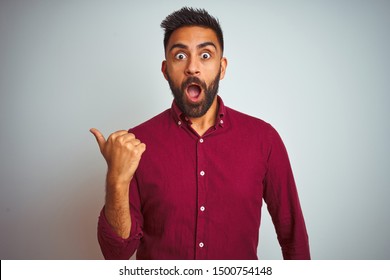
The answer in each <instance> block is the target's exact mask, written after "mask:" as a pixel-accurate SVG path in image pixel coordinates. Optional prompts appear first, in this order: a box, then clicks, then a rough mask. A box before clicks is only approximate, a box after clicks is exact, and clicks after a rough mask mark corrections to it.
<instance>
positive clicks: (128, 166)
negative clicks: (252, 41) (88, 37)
mask: <svg viewBox="0 0 390 280" xmlns="http://www.w3.org/2000/svg"><path fill="white" fill-rule="evenodd" d="M222 55H223V53H222V50H221V46H220V45H219V43H218V39H217V36H216V34H215V33H214V31H213V30H212V29H209V28H204V27H199V26H191V27H182V28H179V29H177V30H175V31H174V32H173V33H172V35H171V38H170V39H169V42H168V45H167V48H166V53H165V60H164V61H163V62H162V66H161V71H162V73H163V75H164V77H165V79H167V80H168V74H169V77H170V79H171V80H172V82H173V83H174V85H175V86H178V87H179V86H180V85H181V84H182V83H183V82H184V81H185V80H186V79H188V78H189V77H191V76H194V77H198V78H199V79H200V80H202V81H204V82H205V83H206V85H207V86H209V85H210V83H211V82H212V81H213V80H214V79H215V77H216V75H217V74H218V72H219V71H221V75H220V80H222V79H223V78H224V76H225V70H226V67H227V59H226V58H225V57H223V56H222ZM183 94H186V93H185V92H184V93H183ZM204 98H205V93H204V91H203V90H202V92H201V94H200V96H199V98H198V101H201V100H203V99H204ZM186 102H191V100H190V99H188V96H186ZM217 111H218V102H217V97H215V98H214V100H213V103H212V105H211V107H210V108H209V109H208V110H207V112H206V113H205V114H204V115H203V116H201V117H198V118H190V121H191V122H192V127H193V129H194V130H195V131H196V132H197V133H198V134H199V135H200V136H202V135H203V134H204V133H205V132H206V131H207V130H208V129H209V128H210V127H211V126H214V125H215V122H216V114H217ZM90 132H91V133H92V134H93V135H94V136H95V138H96V141H97V143H98V146H99V149H100V152H101V154H102V155H103V157H104V159H105V160H106V162H107V176H106V197H105V208H104V211H105V212H104V214H105V216H106V219H107V221H108V223H109V224H110V225H111V226H112V228H113V230H114V231H115V232H116V233H117V234H118V235H119V236H120V237H122V238H124V239H126V238H128V237H129V236H130V229H131V217H130V206H129V184H130V182H131V180H132V178H133V176H134V173H135V171H136V170H137V168H138V165H139V162H140V160H141V156H142V154H143V153H144V152H145V150H146V145H145V144H144V143H142V142H141V141H140V140H139V139H137V138H136V136H135V135H134V134H132V133H128V131H126V130H120V131H117V132H114V133H112V134H111V135H110V136H109V137H108V138H107V139H105V137H104V136H103V134H102V133H101V132H100V131H99V130H98V129H96V128H92V129H90Z"/></svg>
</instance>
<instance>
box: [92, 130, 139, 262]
mask: <svg viewBox="0 0 390 280" xmlns="http://www.w3.org/2000/svg"><path fill="white" fill-rule="evenodd" d="M90 131H91V133H92V134H93V135H94V136H95V138H96V141H97V142H98V145H99V148H100V152H101V153H102V155H103V157H104V159H105V160H106V162H107V177H106V198H105V207H104V213H101V217H100V219H99V228H106V230H105V232H107V231H110V230H109V229H107V225H104V224H105V223H108V225H109V226H110V227H111V229H112V231H113V232H114V233H115V235H117V237H118V238H120V239H123V240H126V239H128V238H129V237H130V233H131V232H130V231H131V226H132V224H131V223H132V220H131V214H130V203H129V185H130V182H131V180H132V179H133V176H134V173H135V171H136V170H137V168H138V164H139V161H140V159H141V156H142V154H143V152H144V151H145V149H146V146H145V144H144V143H141V141H140V140H138V139H137V138H135V135H133V134H131V133H128V132H127V131H125V130H121V131H117V132H115V133H113V134H111V135H110V136H109V137H108V139H107V140H106V139H105V138H104V136H103V135H102V134H101V133H100V131H99V130H97V129H91V130H90ZM102 224H103V225H102ZM103 231H104V230H103ZM111 235H112V233H111ZM99 236H101V234H100V233H99ZM100 239H101V238H99V242H100V241H101V240H100ZM106 243H107V242H106ZM105 257H106V255H105Z"/></svg>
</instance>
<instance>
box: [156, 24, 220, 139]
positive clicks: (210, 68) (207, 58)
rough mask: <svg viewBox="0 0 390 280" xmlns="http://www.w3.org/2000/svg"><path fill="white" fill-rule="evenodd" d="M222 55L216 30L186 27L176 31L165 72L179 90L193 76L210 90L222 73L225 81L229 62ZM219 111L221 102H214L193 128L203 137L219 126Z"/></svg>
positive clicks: (165, 63)
mask: <svg viewBox="0 0 390 280" xmlns="http://www.w3.org/2000/svg"><path fill="white" fill-rule="evenodd" d="M222 55H223V54H222V50H221V47H220V45H219V43H218V38H217V36H216V34H215V32H214V31H213V30H212V29H209V28H204V27H199V26H190V27H182V28H179V29H177V30H175V32H173V33H172V35H171V38H170V39H169V41H168V45H167V48H166V53H165V59H166V60H164V61H163V62H162V66H161V71H162V73H163V75H164V77H165V79H166V80H168V76H167V73H168V74H169V77H170V78H171V80H172V81H173V83H174V84H175V85H176V86H177V87H179V86H180V85H181V84H182V83H183V82H184V81H185V80H186V79H188V78H189V77H191V76H194V77H198V78H199V79H201V80H202V81H204V82H206V84H207V86H209V85H210V83H211V82H212V81H213V80H214V78H215V76H216V75H217V74H218V71H219V70H221V76H220V80H222V79H223V78H224V77H225V71H226V67H227V59H226V58H225V57H222ZM204 94H205V93H204V92H203V91H202V93H201V96H200V98H201V99H204ZM187 101H188V102H190V101H189V100H187ZM217 110H218V102H217V98H214V101H213V104H212V105H211V107H210V109H209V110H208V111H207V112H206V114H205V115H203V116H201V117H199V118H190V120H191V122H192V128H193V129H194V130H195V131H196V132H197V133H198V134H199V135H200V136H202V135H203V134H204V133H205V132H206V131H207V130H208V129H209V128H210V127H211V126H213V125H214V124H215V120H216V114H217Z"/></svg>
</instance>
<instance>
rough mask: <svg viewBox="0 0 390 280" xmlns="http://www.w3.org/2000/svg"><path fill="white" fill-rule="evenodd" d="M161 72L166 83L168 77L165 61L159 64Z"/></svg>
mask: <svg viewBox="0 0 390 280" xmlns="http://www.w3.org/2000/svg"><path fill="white" fill-rule="evenodd" d="M161 72H162V73H163V75H164V78H165V80H167V81H168V76H167V61H166V60H164V61H163V62H162V63H161Z"/></svg>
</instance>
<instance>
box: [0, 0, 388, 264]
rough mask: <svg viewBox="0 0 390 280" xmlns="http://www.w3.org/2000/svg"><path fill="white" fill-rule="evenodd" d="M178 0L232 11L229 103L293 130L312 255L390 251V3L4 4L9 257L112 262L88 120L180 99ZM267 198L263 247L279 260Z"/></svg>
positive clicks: (1, 33) (4, 223)
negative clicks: (106, 251)
mask: <svg viewBox="0 0 390 280" xmlns="http://www.w3.org/2000/svg"><path fill="white" fill-rule="evenodd" d="M183 5H189V6H194V7H204V8H206V9H207V10H208V11H209V12H210V13H211V14H213V15H215V16H217V17H218V18H219V19H220V21H221V24H222V27H223V30H224V34H225V41H226V43H225V44H226V51H225V55H226V57H227V58H228V60H229V66H228V69H227V75H226V77H225V79H224V80H223V81H222V82H221V85H220V95H221V96H222V98H223V99H224V101H225V103H226V104H227V105H228V106H230V107H233V108H235V109H237V110H240V111H243V112H245V113H248V114H251V115H254V116H256V117H259V118H262V119H264V120H265V121H267V122H269V123H271V124H272V125H273V126H274V127H275V128H276V129H277V130H278V131H279V133H280V134H281V136H282V138H283V139H284V142H285V145H286V146H287V149H288V151H289V155H290V160H291V162H292V165H293V170H294V174H295V178H296V182H297V185H298V188H299V193H300V199H301V203H302V208H303V210H304V215H305V218H306V224H307V228H308V232H309V236H310V243H311V251H312V257H313V258H314V259H390V250H389V241H390V224H389V222H390V218H389V213H390V206H389V204H388V202H387V200H388V198H389V196H390V191H389V180H388V178H389V174H390V173H389V166H390V164H389V159H390V149H389V144H388V143H389V140H388V138H389V135H390V125H389V117H390V113H389V110H388V107H389V104H390V103H389V90H390V85H389V81H388V78H389V70H390V69H389V65H390V55H389V50H390V40H389V27H390V16H389V15H390V1H379V0H376V1H372V0H371V1H369V0H366V1H352V0H351V1H348V0H342V1H340V0H338V1H310V0H307V1H304V0H301V1H287V0H286V1H259V0H256V1H244V0H241V1H138V0H137V1H49V0H47V1H44V0H39V1H38V0H36V1H27V0H26V1H21V0H17V1H15V0H12V1H11V0H9V1H4V0H2V1H1V2H0V92H1V97H0V98H1V99H0V114H1V115H0V124H1V137H0V141H1V142H0V143H1V144H0V164H1V169H0V187H1V189H0V191H1V193H0V225H1V230H0V258H1V259H101V258H102V255H101V253H100V250H99V247H98V244H97V240H96V223H97V216H98V214H99V211H100V209H101V207H102V205H103V198H104V177H105V169H106V166H105V162H104V160H103V158H102V157H101V155H100V154H99V151H98V147H97V144H96V142H95V140H94V138H93V136H92V135H91V134H90V133H89V131H88V130H89V128H91V127H97V128H99V129H101V130H102V131H103V132H104V133H105V134H106V135H108V134H109V133H111V132H113V131H115V130H118V129H128V128H129V127H132V126H134V125H136V124H138V123H140V122H143V121H145V120H146V119H148V118H150V117H152V116H154V115H156V114H158V113H159V112H161V111H162V110H164V109H166V108H168V107H169V106H170V105H171V100H172V97H171V93H170V90H169V87H168V85H167V83H166V81H165V80H164V78H163V76H162V74H161V73H160V65H161V61H162V60H163V58H164V53H163V45H162V38H163V32H162V30H161V29H160V27H159V24H160V22H161V20H162V19H163V18H164V17H165V16H166V15H168V14H169V13H171V12H172V11H174V10H177V9H179V8H181V7H182V6H183ZM263 210H264V211H263V224H262V227H261V233H260V236H261V238H260V245H259V250H258V251H259V257H260V258H262V259H281V253H280V249H279V246H278V243H277V241H276V236H275V233H274V229H273V227H272V223H271V222H270V219H269V214H268V212H267V211H266V210H265V208H263ZM237 222H238V221H237ZM238 250H239V249H238Z"/></svg>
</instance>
